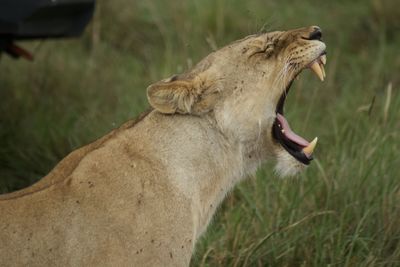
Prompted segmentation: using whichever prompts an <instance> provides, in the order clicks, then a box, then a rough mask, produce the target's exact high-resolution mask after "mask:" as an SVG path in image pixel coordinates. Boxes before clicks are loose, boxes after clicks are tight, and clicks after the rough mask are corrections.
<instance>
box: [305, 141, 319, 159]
mask: <svg viewBox="0 0 400 267" xmlns="http://www.w3.org/2000/svg"><path fill="white" fill-rule="evenodd" d="M317 142H318V137H315V138H314V140H312V141H311V143H310V144H308V146H306V147H305V148H303V152H304V154H306V155H308V156H311V155H312V153H313V151H314V148H315V146H316V145H317Z"/></svg>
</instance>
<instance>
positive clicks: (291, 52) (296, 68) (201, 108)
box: [147, 26, 326, 175]
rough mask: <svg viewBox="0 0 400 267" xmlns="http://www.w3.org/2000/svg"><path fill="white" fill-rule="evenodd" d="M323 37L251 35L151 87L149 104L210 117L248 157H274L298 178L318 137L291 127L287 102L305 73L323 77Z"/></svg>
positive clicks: (311, 30)
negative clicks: (311, 138)
mask: <svg viewBox="0 0 400 267" xmlns="http://www.w3.org/2000/svg"><path fill="white" fill-rule="evenodd" d="M321 37H322V33H321V30H320V28H319V27H317V26H311V27H307V28H301V29H295V30H290V31H275V32H269V33H264V34H257V35H251V36H248V37H246V38H244V39H241V40H238V41H236V42H233V43H231V44H229V45H227V46H225V47H223V48H221V49H220V50H217V51H215V52H213V53H211V54H210V55H208V56H207V57H206V58H204V59H203V60H202V61H201V62H200V63H198V64H197V65H196V66H195V67H194V68H193V69H191V70H189V71H188V72H186V73H183V74H180V75H175V76H172V77H171V78H168V79H165V80H162V81H160V82H158V83H155V84H153V85H151V86H149V87H148V89H147V92H148V99H149V102H150V104H151V105H152V106H153V107H154V108H155V109H156V110H158V111H160V112H162V113H167V114H173V113H181V114H192V115H195V116H211V117H212V118H213V119H215V121H216V122H217V125H218V127H219V130H220V131H221V132H222V133H223V134H224V135H225V136H226V137H227V138H229V139H231V140H235V142H236V143H237V144H238V145H243V147H244V149H245V150H246V151H245V153H247V155H248V156H249V157H251V156H254V157H255V158H259V159H261V158H265V157H266V156H274V157H275V158H277V160H278V163H277V165H276V169H277V171H278V172H279V173H280V174H282V175H293V174H295V173H297V172H298V171H299V170H301V169H302V168H303V167H304V166H305V165H308V164H309V163H310V161H311V160H312V152H313V149H314V147H315V144H316V139H315V140H314V141H312V142H308V141H307V140H305V139H304V138H302V137H300V136H298V135H297V134H295V133H294V132H293V131H292V130H291V129H290V127H289V124H288V122H287V120H286V119H285V117H284V116H283V114H284V110H283V107H284V102H285V98H286V95H287V93H288V91H289V89H290V86H291V84H292V82H293V80H294V79H295V78H296V76H297V75H298V74H299V73H300V72H301V71H302V70H303V69H305V68H310V69H311V70H313V71H314V72H315V73H316V74H317V76H318V77H319V78H320V79H321V80H323V79H324V77H325V71H324V67H323V66H324V65H325V63H326V56H325V53H326V52H325V48H326V46H325V44H324V43H323V42H321Z"/></svg>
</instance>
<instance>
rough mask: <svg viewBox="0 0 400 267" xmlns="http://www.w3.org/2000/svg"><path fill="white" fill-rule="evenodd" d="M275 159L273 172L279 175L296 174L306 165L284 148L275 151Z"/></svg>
mask: <svg viewBox="0 0 400 267" xmlns="http://www.w3.org/2000/svg"><path fill="white" fill-rule="evenodd" d="M276 159H277V163H276V165H275V172H276V173H277V174H278V175H279V176H280V177H292V176H296V175H297V174H299V173H300V172H301V171H303V170H304V169H305V168H306V167H307V165H305V164H303V163H301V162H299V161H298V160H297V159H295V158H294V157H293V156H292V155H290V154H289V153H288V152H287V151H286V150H284V149H279V150H278V151H277V153H276Z"/></svg>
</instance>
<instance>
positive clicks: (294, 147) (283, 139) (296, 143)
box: [272, 52, 326, 165]
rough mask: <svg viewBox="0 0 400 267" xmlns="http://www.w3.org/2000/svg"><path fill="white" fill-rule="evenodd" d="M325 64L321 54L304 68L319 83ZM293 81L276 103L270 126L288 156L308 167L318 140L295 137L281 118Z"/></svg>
mask: <svg viewBox="0 0 400 267" xmlns="http://www.w3.org/2000/svg"><path fill="white" fill-rule="evenodd" d="M325 64H326V52H323V53H322V54H321V55H320V56H319V57H318V58H316V59H315V60H313V61H312V62H311V63H310V64H308V65H307V66H306V67H305V68H309V69H311V70H312V71H313V72H314V73H315V74H316V75H317V77H318V78H319V79H320V80H321V81H324V78H325V69H324V65H325ZM300 72H301V71H300ZM300 72H299V73H300ZM299 73H297V74H296V75H295V77H297V75H299ZM294 79H295V78H293V80H294ZM293 80H291V81H290V82H289V84H288V86H287V87H286V89H285V91H284V92H283V94H282V96H281V97H280V99H279V101H278V105H277V107H276V118H275V122H274V125H273V126H272V136H273V137H274V138H275V140H276V141H277V142H278V143H279V144H281V146H282V147H283V148H284V149H285V150H286V151H287V152H288V153H289V154H290V155H292V156H293V157H294V158H296V159H297V160H298V161H300V162H301V163H303V164H305V165H308V164H310V162H311V160H312V159H313V156H312V154H313V151H314V148H315V146H316V144H317V140H318V138H317V137H316V138H314V140H313V141H311V142H309V141H307V140H306V139H304V138H303V137H301V136H300V135H297V134H296V133H295V132H294V131H292V129H291V128H290V126H289V123H288V121H287V120H286V118H285V117H284V116H283V106H284V104H285V100H286V96H287V94H288V93H289V89H290V87H291V85H292V83H293Z"/></svg>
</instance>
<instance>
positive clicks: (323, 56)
mask: <svg viewBox="0 0 400 267" xmlns="http://www.w3.org/2000/svg"><path fill="white" fill-rule="evenodd" d="M320 59H321V62H322V64H324V65H326V55H325V54H324V55H322V56H321V57H320Z"/></svg>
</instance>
